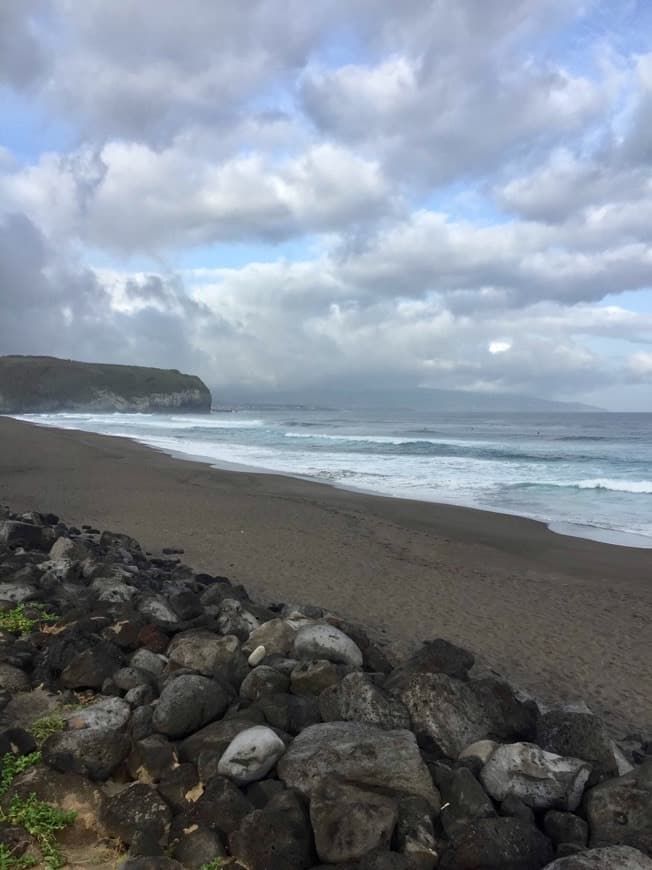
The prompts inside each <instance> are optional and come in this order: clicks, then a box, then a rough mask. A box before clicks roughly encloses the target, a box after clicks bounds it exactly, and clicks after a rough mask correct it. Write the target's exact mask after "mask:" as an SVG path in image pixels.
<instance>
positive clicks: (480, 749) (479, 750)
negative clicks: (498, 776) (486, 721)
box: [458, 740, 500, 764]
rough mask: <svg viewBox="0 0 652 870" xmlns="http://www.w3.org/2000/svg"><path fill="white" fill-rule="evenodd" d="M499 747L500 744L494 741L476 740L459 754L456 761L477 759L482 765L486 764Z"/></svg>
mask: <svg viewBox="0 0 652 870" xmlns="http://www.w3.org/2000/svg"><path fill="white" fill-rule="evenodd" d="M499 746H500V744H499V743H496V741H495V740H476V742H475V743H471V745H470V746H467V747H466V749H463V750H462V751H461V752H460V754H459V755H458V760H459V761H463V760H464V759H465V758H477V759H478V760H479V761H481V762H482V764H486V763H487V762H488V761H489V759H490V758H491V756H492V755H493V754H494V752H495V751H496V749H498V747H499Z"/></svg>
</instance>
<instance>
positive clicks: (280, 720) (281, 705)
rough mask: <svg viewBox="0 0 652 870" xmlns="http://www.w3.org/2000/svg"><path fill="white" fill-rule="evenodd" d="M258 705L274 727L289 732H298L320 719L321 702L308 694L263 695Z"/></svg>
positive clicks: (281, 693)
mask: <svg viewBox="0 0 652 870" xmlns="http://www.w3.org/2000/svg"><path fill="white" fill-rule="evenodd" d="M256 707H257V708H258V709H259V710H262V712H263V714H264V716H265V719H266V721H267V722H268V724H269V725H271V726H272V728H278V729H279V730H280V731H287V732H288V733H289V734H298V733H299V732H300V731H303V729H304V728H307V727H308V726H309V725H314V724H316V723H317V722H319V721H320V714H319V703H318V701H317V700H316V699H315V698H311V697H308V696H305V697H304V696H299V695H289V694H287V693H283V692H276V693H275V694H273V695H263V696H262V698H260V699H259V700H258V701H257V702H256Z"/></svg>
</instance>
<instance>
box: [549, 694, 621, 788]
mask: <svg viewBox="0 0 652 870" xmlns="http://www.w3.org/2000/svg"><path fill="white" fill-rule="evenodd" d="M536 742H537V743H538V744H539V746H541V747H542V748H543V749H546V750H547V751H548V752H556V753H557V754H558V755H570V756H572V757H573V758H581V759H582V760H583V761H586V762H588V763H589V764H590V765H591V767H592V769H593V770H592V774H591V780H590V784H591V785H595V784H596V783H598V782H601V781H602V780H603V779H609V778H611V777H614V776H618V774H619V773H620V772H621V771H619V769H618V760H617V755H616V746H615V744H614V742H613V740H612V739H611V737H609V734H608V733H607V730H606V728H605V726H604V723H603V722H602V721H601V720H600V719H599V718H598V717H597V716H595V715H594V714H593V713H585V712H573V711H569V710H549V711H548V712H547V713H544V714H543V715H542V716H541V717H540V718H539V721H538V723H537V731H536Z"/></svg>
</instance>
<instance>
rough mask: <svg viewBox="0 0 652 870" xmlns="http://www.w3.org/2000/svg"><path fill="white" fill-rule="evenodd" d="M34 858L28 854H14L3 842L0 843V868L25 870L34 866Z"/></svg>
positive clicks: (4, 869)
mask: <svg viewBox="0 0 652 870" xmlns="http://www.w3.org/2000/svg"><path fill="white" fill-rule="evenodd" d="M36 864H37V861H36V858H32V857H31V856H30V855H20V856H19V855H16V854H15V853H14V852H13V850H12V849H10V848H9V846H7V845H6V844H5V843H0V868H2V870H27V868H28V867H35V866H36Z"/></svg>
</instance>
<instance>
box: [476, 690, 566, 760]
mask: <svg viewBox="0 0 652 870" xmlns="http://www.w3.org/2000/svg"><path fill="white" fill-rule="evenodd" d="M469 686H470V688H471V689H472V691H473V692H474V694H475V696H476V698H477V699H478V702H479V703H480V706H481V707H482V710H483V712H484V714H485V716H486V717H487V719H488V720H489V727H490V733H491V735H492V736H493V737H497V738H498V739H499V740H509V741H520V740H525V741H533V742H537V743H538V742H539V741H538V740H536V741H535V736H536V728H537V719H538V716H539V710H538V707H537V705H536V704H535V702H534V701H531V700H527V701H522V700H520V699H519V698H518V697H517V695H516V692H515V691H514V690H513V689H512V687H511V686H510V685H509V683H506V682H505V681H504V680H499V679H496V678H494V677H483V678H481V679H477V680H472V681H471V682H470V683H469ZM543 748H544V749H546V748H547V747H545V746H544V747H543ZM552 751H553V752H554V751H556V750H552ZM558 754H559V755H574V753H572V752H559V753H558ZM577 757H579V756H577Z"/></svg>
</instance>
